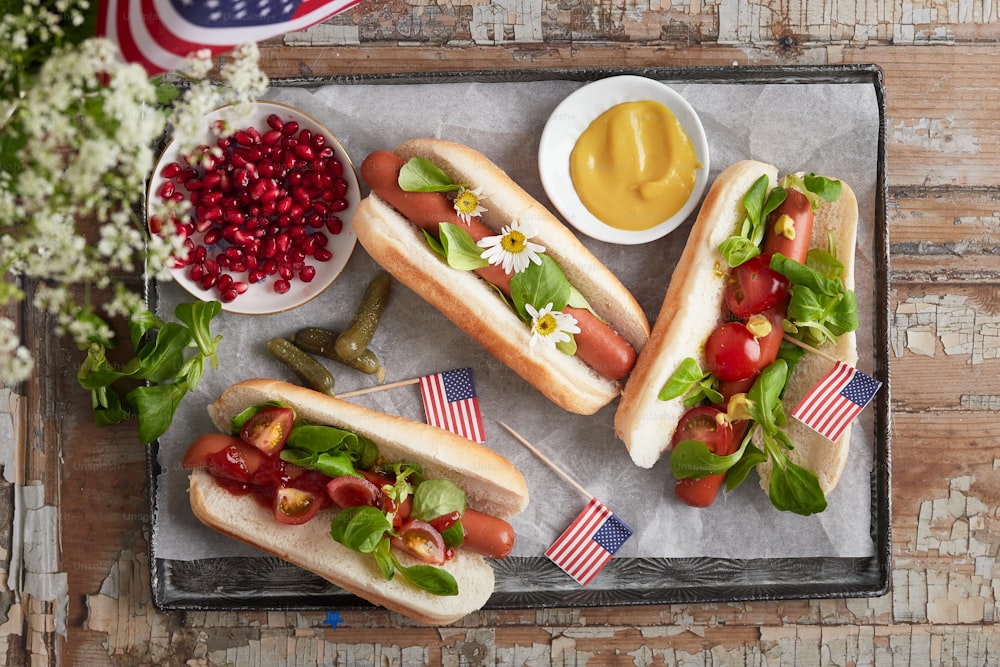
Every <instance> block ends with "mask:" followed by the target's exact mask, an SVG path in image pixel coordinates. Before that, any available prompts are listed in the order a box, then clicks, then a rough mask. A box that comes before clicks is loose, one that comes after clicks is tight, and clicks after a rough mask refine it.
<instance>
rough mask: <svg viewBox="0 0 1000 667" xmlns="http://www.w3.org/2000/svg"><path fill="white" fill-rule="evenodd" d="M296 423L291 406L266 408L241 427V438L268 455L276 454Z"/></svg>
mask: <svg viewBox="0 0 1000 667" xmlns="http://www.w3.org/2000/svg"><path fill="white" fill-rule="evenodd" d="M294 423H295V411H294V410H292V409H291V408H280V407H273V408H264V409H263V410H261V411H260V412H258V413H257V414H255V415H254V416H253V417H251V418H250V419H248V420H247V421H246V423H245V424H243V428H242V429H240V438H242V439H243V441H244V442H246V443H248V444H251V445H253V446H254V447H256V448H257V449H259V450H260V451H261V452H263V453H264V454H265V455H267V456H274V455H275V454H277V453H278V452H279V451H281V448H282V447H284V446H285V441H287V440H288V434H289V433H291V432H292V425H293V424H294Z"/></svg>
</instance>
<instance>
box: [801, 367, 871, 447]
mask: <svg viewBox="0 0 1000 667" xmlns="http://www.w3.org/2000/svg"><path fill="white" fill-rule="evenodd" d="M881 386H882V383H881V382H880V381H878V380H876V379H875V378H873V377H871V376H869V375H865V374H864V373H862V372H861V371H859V370H858V369H856V368H854V367H853V366H851V365H850V364H845V363H844V362H843V361H837V362H836V363H835V364H834V365H833V368H832V369H830V372H829V373H827V374H826V375H825V376H824V377H823V379H822V380H820V381H819V382H817V383H816V386H814V387H813V388H812V389H810V390H809V393H808V394H806V395H805V397H803V399H802V400H801V401H799V404H798V405H797V406H795V409H794V410H793V411H792V416H793V417H795V418H796V419H798V420H799V421H801V422H802V423H803V424H805V425H806V426H808V427H809V428H811V429H813V430H814V431H816V432H817V433H819V434H820V435H822V436H824V437H827V438H829V439H830V440H836V439H837V438H839V437H840V436H841V434H842V433H843V432H844V429H846V428H847V426H848V425H849V424H850V423H851V421H852V420H853V419H854V418H855V417H857V416H858V414H860V412H861V411H862V410H864V409H865V406H867V405H868V403H870V402H871V400H872V398H874V397H875V394H876V393H877V392H878V390H879V388H880V387H881Z"/></svg>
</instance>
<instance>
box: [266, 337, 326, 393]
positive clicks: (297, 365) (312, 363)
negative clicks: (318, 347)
mask: <svg viewBox="0 0 1000 667" xmlns="http://www.w3.org/2000/svg"><path fill="white" fill-rule="evenodd" d="M267 349H268V351H269V352H270V353H271V355H272V356H273V357H274V358H275V359H277V360H278V361H280V362H282V363H283V364H285V365H286V366H288V368H290V369H291V370H292V371H293V372H294V373H295V374H296V375H298V376H299V378H300V379H301V380H302V381H303V382H304V383H305V384H306V385H307V386H308V387H310V388H311V389H315V390H316V391H321V392H323V393H324V394H328V395H330V396H335V395H336V394H335V393H334V390H333V385H334V380H333V374H331V373H330V371H329V370H328V369H327V368H326V366H324V365H323V364H321V363H320V362H319V361H317V360H316V359H314V358H313V357H311V356H310V355H309V353H308V352H306V351H305V350H303V349H302V348H300V347H298V346H296V345H295V344H294V343H293V342H292V341H290V340H288V339H287V338H272V339H271V340H269V341H267Z"/></svg>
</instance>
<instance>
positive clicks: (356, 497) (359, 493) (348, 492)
mask: <svg viewBox="0 0 1000 667" xmlns="http://www.w3.org/2000/svg"><path fill="white" fill-rule="evenodd" d="M326 493H327V495H328V496H330V500H332V501H333V502H334V504H335V505H337V506H338V507H356V506H358V505H371V506H372V507H381V505H382V496H383V495H384V494H383V493H382V490H381V489H379V488H378V487H377V486H375V485H374V484H372V483H371V482H369V481H368V480H367V479H365V478H364V477H355V476H354V475H342V476H340V477H334V478H333V479H331V480H330V481H329V482H328V483H327V485H326Z"/></svg>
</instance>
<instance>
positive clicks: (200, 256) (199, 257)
mask: <svg viewBox="0 0 1000 667" xmlns="http://www.w3.org/2000/svg"><path fill="white" fill-rule="evenodd" d="M206 257H208V248H206V247H205V246H203V245H200V246H198V247H197V248H195V249H194V254H192V255H191V260H192V261H195V262H199V263H201V262H204V261H205V258H206Z"/></svg>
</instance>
